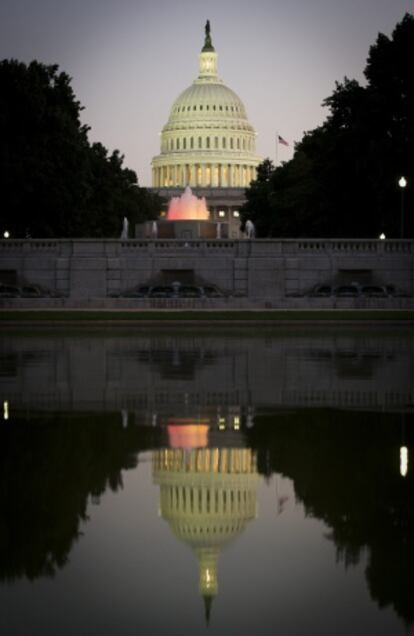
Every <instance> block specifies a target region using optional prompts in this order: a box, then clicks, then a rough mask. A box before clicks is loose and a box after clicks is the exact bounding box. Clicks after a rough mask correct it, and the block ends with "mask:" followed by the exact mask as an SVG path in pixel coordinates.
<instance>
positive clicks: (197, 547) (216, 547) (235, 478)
mask: <svg viewBox="0 0 414 636" xmlns="http://www.w3.org/2000/svg"><path fill="white" fill-rule="evenodd" d="M153 478H154V482H155V483H156V484H158V485H159V486H160V510H161V515H162V517H163V518H164V519H165V520H166V521H167V522H168V524H169V525H170V527H171V529H172V531H173V532H174V534H175V536H176V537H177V538H178V539H179V540H181V541H183V542H184V543H186V544H187V545H189V546H190V547H191V548H192V550H193V551H194V552H195V554H196V556H197V559H198V563H199V590H200V593H201V595H202V596H203V598H204V602H205V607H206V618H207V620H208V618H209V613H210V609H211V603H212V599H213V597H214V596H215V595H216V594H217V590H218V581H217V560H218V556H219V552H220V550H221V549H223V548H224V547H225V546H226V545H227V544H228V543H229V542H231V541H233V540H235V539H236V538H237V536H239V535H240V534H241V533H242V532H243V530H244V529H245V527H246V524H247V522H248V521H249V520H251V519H253V518H254V517H255V515H256V488H257V480H258V473H257V466H256V456H255V453H254V452H252V450H251V449H250V448H196V449H195V448H193V449H187V450H183V449H168V448H163V449H160V450H157V451H155V452H154V453H153Z"/></svg>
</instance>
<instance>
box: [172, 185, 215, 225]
mask: <svg viewBox="0 0 414 636" xmlns="http://www.w3.org/2000/svg"><path fill="white" fill-rule="evenodd" d="M208 219H209V212H208V210H207V204H206V200H205V198H204V197H201V199H199V198H198V197H196V196H195V195H194V194H193V193H192V191H191V188H190V186H187V187H186V189H185V190H184V192H183V194H182V195H181V196H180V197H173V198H172V199H171V201H170V203H169V206H168V212H167V220H168V221H189V220H191V221H208Z"/></svg>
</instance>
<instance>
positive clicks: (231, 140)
mask: <svg viewBox="0 0 414 636" xmlns="http://www.w3.org/2000/svg"><path fill="white" fill-rule="evenodd" d="M230 149H231V150H233V137H230Z"/></svg>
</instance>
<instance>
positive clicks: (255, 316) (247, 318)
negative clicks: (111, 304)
mask: <svg viewBox="0 0 414 636" xmlns="http://www.w3.org/2000/svg"><path fill="white" fill-rule="evenodd" d="M0 321H2V322H7V323H17V322H31V323H32V322H36V323H37V322H114V321H116V322H131V321H133V322H266V323H269V322H284V323H290V322H301V321H311V322H315V321H316V322H325V321H334V322H369V321H375V322H377V321H381V322H382V321H387V322H405V323H406V322H414V310H411V309H408V310H407V309H283V310H282V309H268V310H254V309H252V310H243V309H242V310H234V309H231V310H224V311H220V310H169V309H166V310H144V311H136V310H107V309H99V310H90V309H81V310H80V309H65V310H61V309H59V310H53V309H49V310H45V309H31V310H28V309H22V310H16V309H3V310H2V311H1V312H0Z"/></svg>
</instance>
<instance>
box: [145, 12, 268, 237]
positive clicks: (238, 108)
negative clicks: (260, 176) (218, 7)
mask: <svg viewBox="0 0 414 636" xmlns="http://www.w3.org/2000/svg"><path fill="white" fill-rule="evenodd" d="M217 57H218V56H217V53H216V51H215V49H214V46H213V43H212V39H211V34H210V24H209V22H207V24H206V28H205V40H204V46H203V48H202V50H201V53H200V55H199V72H198V77H197V78H196V79H195V80H194V81H193V83H192V84H191V86H189V87H188V88H186V89H185V90H184V91H183V92H182V93H181V94H180V95H179V97H178V98H177V99H176V100H175V101H174V103H173V105H172V108H171V111H170V116H169V118H168V121H167V123H166V124H165V126H164V128H163V130H162V133H161V148H160V154H159V155H157V156H156V157H154V158H153V160H152V187H153V190H155V191H156V192H158V193H159V194H160V195H161V196H163V197H164V198H165V200H166V201H168V200H169V199H170V198H171V197H172V196H177V195H178V194H181V193H182V191H183V189H184V188H185V186H187V185H190V186H191V188H192V189H193V191H194V192H195V194H197V195H198V196H204V197H205V198H206V201H207V205H208V208H209V210H210V217H211V219H212V220H218V221H220V222H226V223H228V224H229V227H230V237H231V238H238V236H239V208H240V206H241V205H242V204H243V202H244V189H245V188H246V187H248V185H249V184H250V182H251V181H252V180H253V179H255V177H256V168H257V165H258V164H259V162H260V159H259V157H258V156H257V155H256V132H255V130H254V128H253V126H252V125H251V124H250V122H249V120H248V118H247V114H246V109H245V107H244V104H243V102H242V101H241V99H240V98H239V97H238V95H236V93H235V92H234V91H232V90H231V89H230V88H228V87H227V86H226V85H225V84H224V82H223V80H221V79H220V78H219V77H218V74H217Z"/></svg>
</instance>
